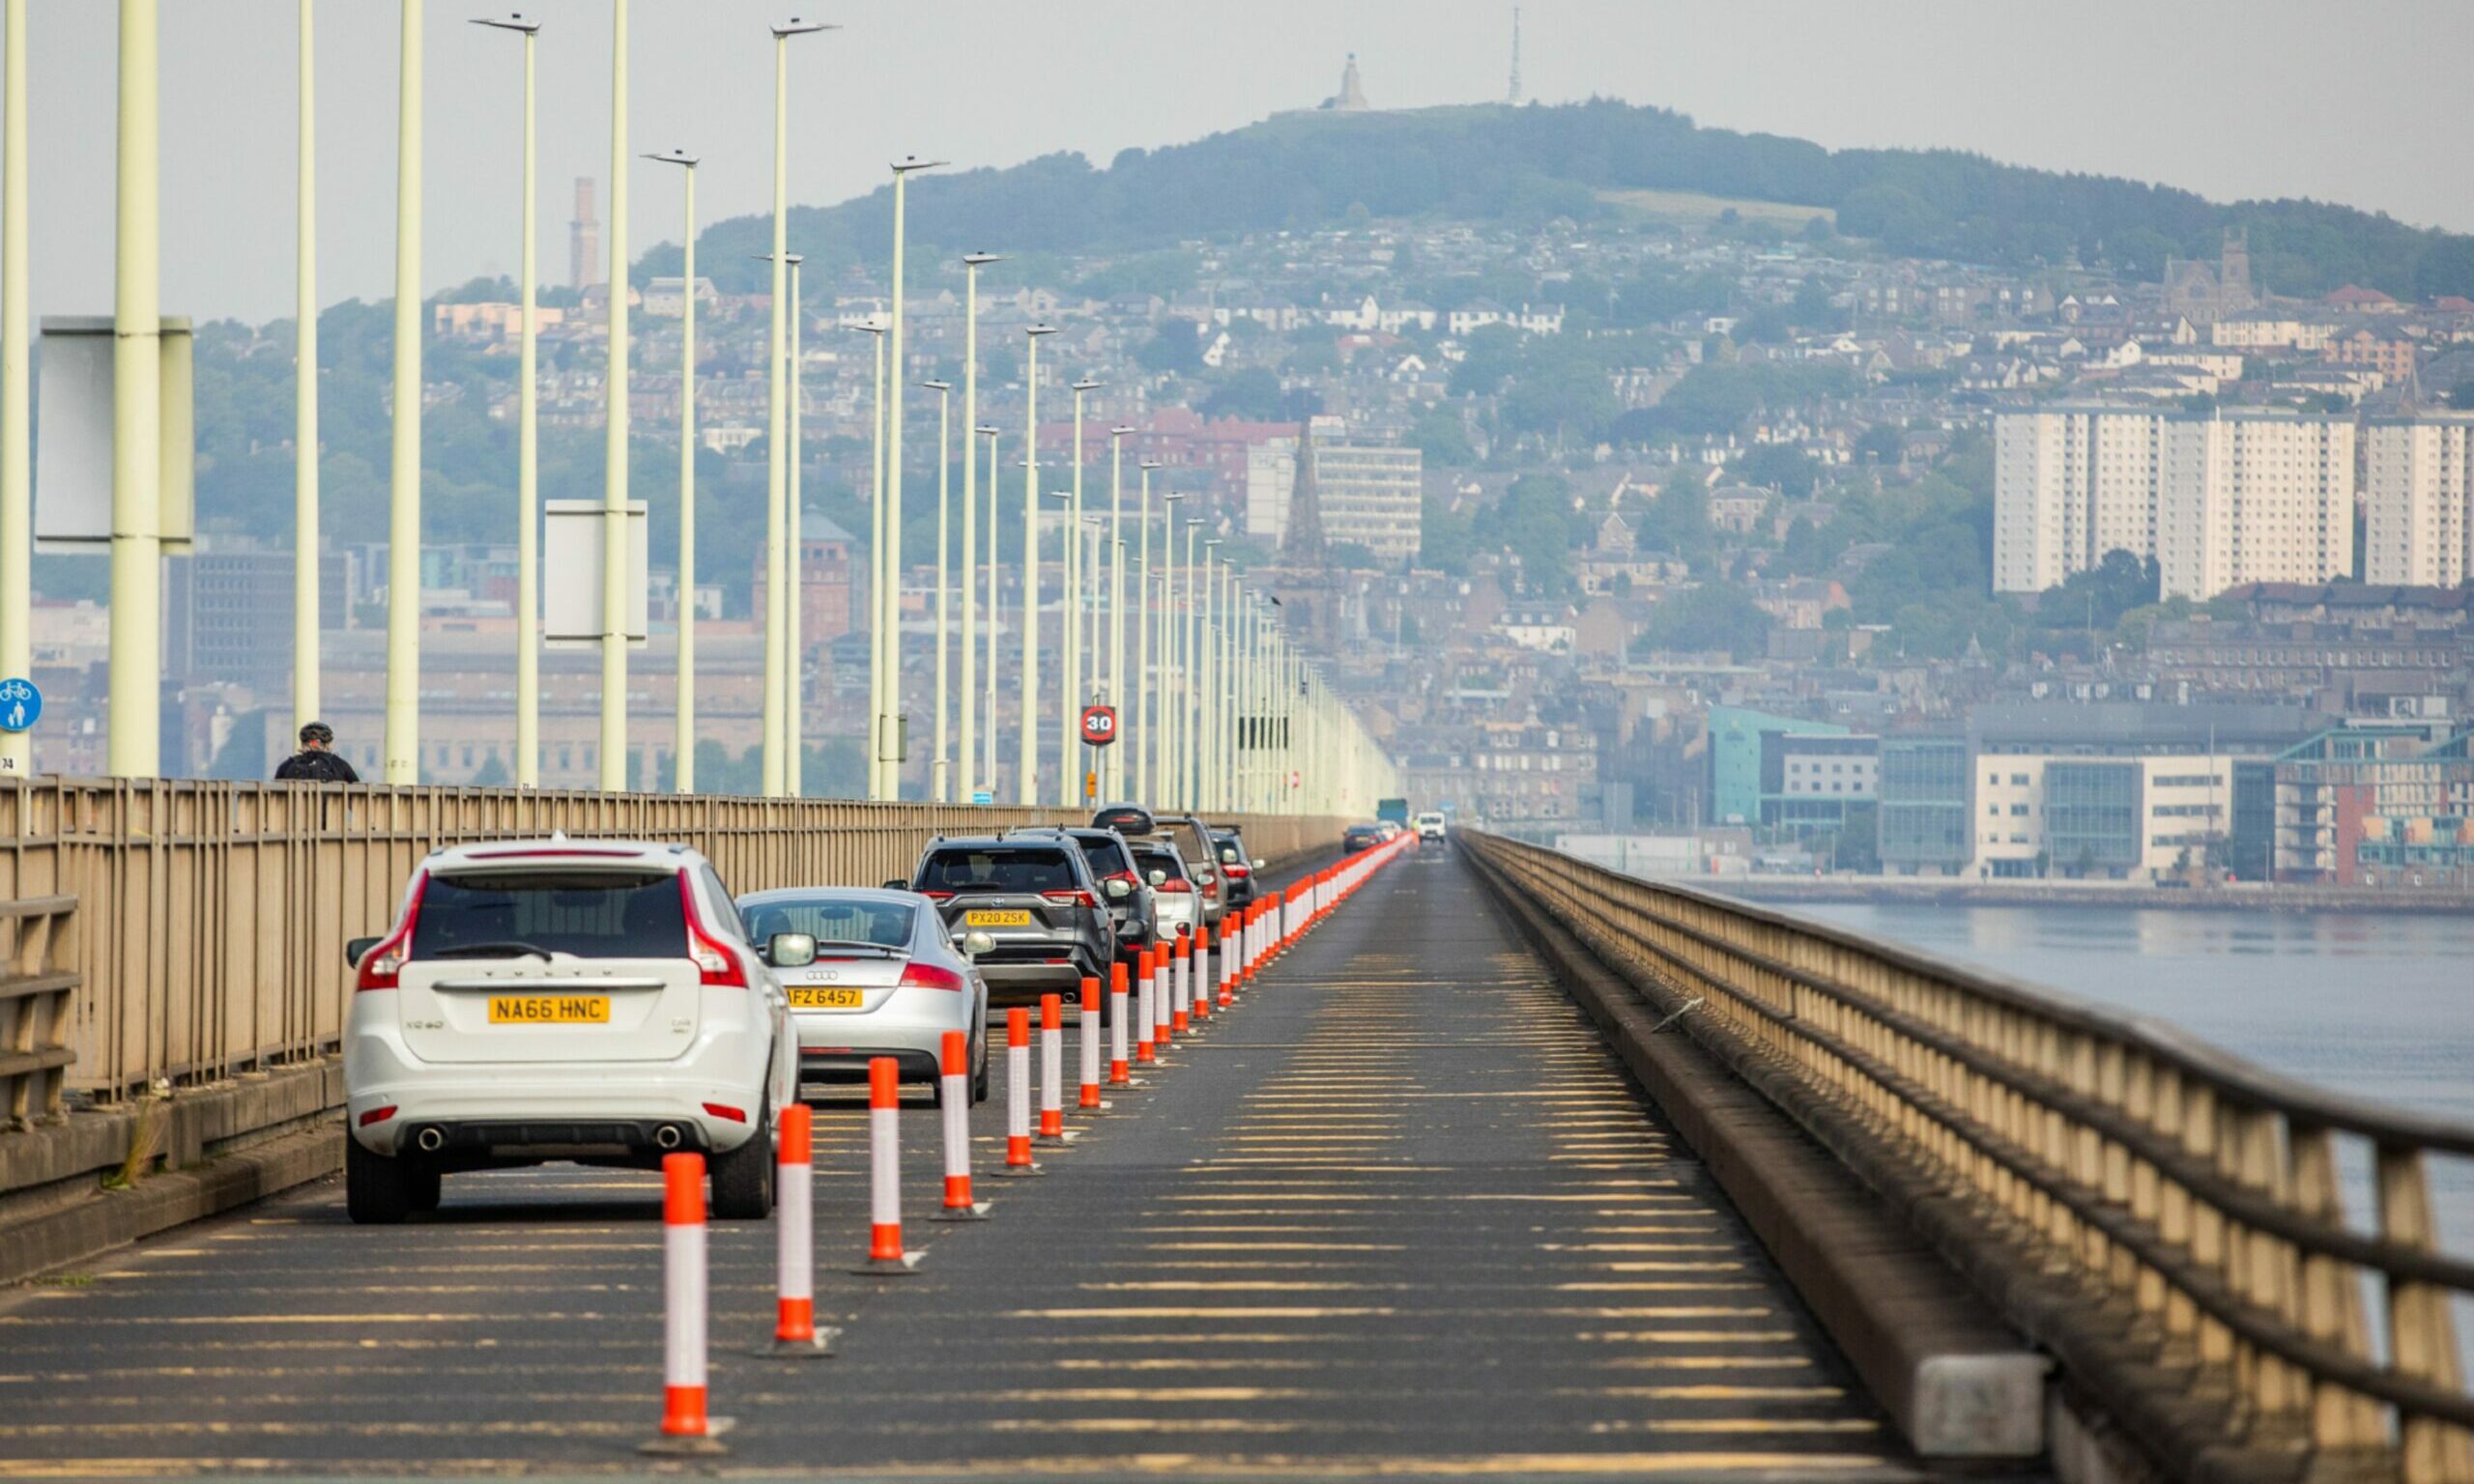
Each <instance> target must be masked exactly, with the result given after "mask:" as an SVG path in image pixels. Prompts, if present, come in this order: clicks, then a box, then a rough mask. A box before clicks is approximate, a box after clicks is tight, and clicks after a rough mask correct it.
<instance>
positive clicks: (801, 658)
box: [756, 252, 884, 798]
mask: <svg viewBox="0 0 2474 1484" xmlns="http://www.w3.org/2000/svg"><path fill="white" fill-rule="evenodd" d="M756 261H758V262H759V263H762V262H766V261H769V260H768V259H767V257H766V255H765V254H763V253H758V254H757V255H756ZM786 261H787V262H788V263H789V265H790V270H791V304H790V313H789V319H788V323H789V326H790V345H789V348H788V352H787V354H786V356H785V357H784V359H785V360H786V361H787V362H788V365H787V367H786V369H785V371H784V373H783V375H784V377H785V380H786V384H787V385H788V387H789V390H790V395H789V397H788V398H787V406H788V408H789V412H788V413H787V414H786V417H785V420H786V423H787V439H786V441H787V442H788V443H789V448H790V451H789V463H788V470H787V475H786V478H785V481H784V484H783V498H782V505H783V510H782V528H783V545H784V546H785V547H786V548H787V549H788V550H787V551H786V552H785V553H784V556H783V563H784V566H785V568H786V571H785V573H784V576H783V584H782V642H783V648H784V652H785V655H786V659H785V661H784V664H783V667H782V676H781V683H782V695H781V700H782V709H781V716H782V791H783V792H785V793H787V794H789V795H790V796H791V797H792V798H797V797H799V796H800V794H802V793H803V792H805V790H806V785H807V738H806V734H805V728H806V725H807V715H806V710H805V705H804V694H803V688H804V687H805V685H806V684H807V611H806V609H805V607H804V606H803V605H802V604H801V603H800V601H799V599H800V596H801V594H802V593H803V592H804V591H805V590H806V588H805V584H806V582H807V563H806V561H805V560H804V559H803V558H804V557H805V555H806V553H805V549H804V548H803V547H802V546H801V545H800V542H801V541H802V539H803V536H802V533H801V531H800V529H799V523H800V521H801V519H802V518H803V516H802V512H803V510H804V507H805V505H806V500H805V499H804V498H803V494H802V490H801V482H802V481H803V480H804V479H805V478H806V465H807V442H806V431H805V428H806V415H805V412H804V409H803V408H802V407H801V405H800V404H801V403H802V402H803V401H804V400H805V394H806V392H805V387H804V385H802V383H801V379H800V372H799V356H800V338H801V336H802V335H803V334H804V333H805V332H806V321H807V314H806V308H805V305H803V304H802V303H801V302H800V299H799V265H800V264H802V263H805V262H806V261H807V259H806V257H805V256H803V255H802V254H799V253H795V252H793V253H791V254H790V255H789V256H788V258H787V260H786ZM878 369H879V370H881V369H882V365H881V362H880V363H879V366H878ZM883 390H884V387H883V384H882V382H881V380H879V382H878V385H877V393H878V397H879V400H881V398H882V394H883ZM766 599H767V601H766V606H767V607H770V606H771V595H770V594H769V593H768V594H767V595H766Z"/></svg>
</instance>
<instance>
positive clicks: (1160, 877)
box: [369, 866, 1168, 943]
mask: <svg viewBox="0 0 2474 1484" xmlns="http://www.w3.org/2000/svg"><path fill="white" fill-rule="evenodd" d="M1151 884H1152V885H1153V886H1166V885H1167V884H1168V873H1167V872H1166V871H1165V870H1161V869H1160V868H1158V867H1156V866H1155V867H1153V868H1152V869H1151ZM369 941H371V942H372V943H375V942H377V941H378V940H377V939H376V938H372V939H370V940H369Z"/></svg>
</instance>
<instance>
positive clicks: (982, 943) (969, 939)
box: [963, 932, 996, 958]
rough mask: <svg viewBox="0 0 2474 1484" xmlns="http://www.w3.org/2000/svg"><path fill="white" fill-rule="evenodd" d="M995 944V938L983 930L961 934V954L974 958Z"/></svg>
mask: <svg viewBox="0 0 2474 1484" xmlns="http://www.w3.org/2000/svg"><path fill="white" fill-rule="evenodd" d="M995 946H996V940H995V939H994V938H992V937H990V936H989V935H988V934H986V933H984V932H965V933H964V934H963V956H964V957H965V958H976V957H978V956H981V955H982V954H985V953H987V952H988V951H989V950H990V949H992V948H994V947H995Z"/></svg>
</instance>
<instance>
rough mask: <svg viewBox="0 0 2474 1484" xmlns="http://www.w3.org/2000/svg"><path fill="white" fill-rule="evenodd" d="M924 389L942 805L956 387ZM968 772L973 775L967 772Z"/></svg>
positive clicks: (935, 790)
mask: <svg viewBox="0 0 2474 1484" xmlns="http://www.w3.org/2000/svg"><path fill="white" fill-rule="evenodd" d="M919 385H921V386H922V387H923V388H925V389H926V390H929V391H933V392H935V394H936V721H935V735H936V752H935V756H934V757H933V758H932V759H931V760H930V762H929V774H930V779H929V785H930V786H929V795H928V796H929V797H930V798H933V799H935V801H936V802H937V803H939V804H951V803H952V802H954V796H953V792H952V785H953V776H952V774H951V773H950V772H949V771H948V769H949V767H950V766H951V759H950V758H949V757H948V756H947V755H946V752H945V713H946V711H947V710H948V709H949V705H950V700H951V698H950V697H949V695H948V694H947V691H946V684H945V682H946V669H945V583H946V574H947V565H946V560H945V548H946V544H947V543H948V542H949V541H950V540H951V539H952V538H951V536H950V535H949V534H948V533H947V532H948V528H949V527H950V525H951V523H952V515H953V512H952V508H951V506H952V500H951V499H950V493H951V491H950V486H951V485H952V482H953V480H952V475H953V468H954V461H953V416H954V385H953V383H951V382H942V381H935V380H931V381H925V382H921V383H920V384H919ZM964 771H965V772H967V771H969V770H968V769H967V768H965V769H964Z"/></svg>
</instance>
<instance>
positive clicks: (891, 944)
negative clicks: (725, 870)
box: [746, 897, 919, 948]
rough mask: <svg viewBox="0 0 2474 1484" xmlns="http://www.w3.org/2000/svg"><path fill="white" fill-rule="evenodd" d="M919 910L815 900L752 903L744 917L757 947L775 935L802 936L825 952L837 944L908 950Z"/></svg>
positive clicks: (892, 903) (835, 899)
mask: <svg viewBox="0 0 2474 1484" xmlns="http://www.w3.org/2000/svg"><path fill="white" fill-rule="evenodd" d="M918 910H919V909H918V908H916V907H913V906H911V905H910V904H908V903H907V902H899V901H863V900H855V899H850V898H847V897H818V898H813V899H807V900H802V901H759V902H751V903H749V904H748V906H747V908H746V917H747V929H748V933H749V935H750V936H751V937H753V938H754V939H755V940H756V941H757V942H759V943H763V942H767V941H770V940H771V938H772V936H773V935H774V934H775V933H777V932H804V933H806V934H807V935H808V936H809V937H812V938H814V939H816V940H817V942H818V943H819V944H820V945H823V946H824V947H826V948H830V947H831V946H832V945H833V944H836V943H868V944H873V945H875V946H877V947H878V948H907V947H909V946H910V929H911V923H912V919H914V918H915V917H916V916H917V915H918Z"/></svg>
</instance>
